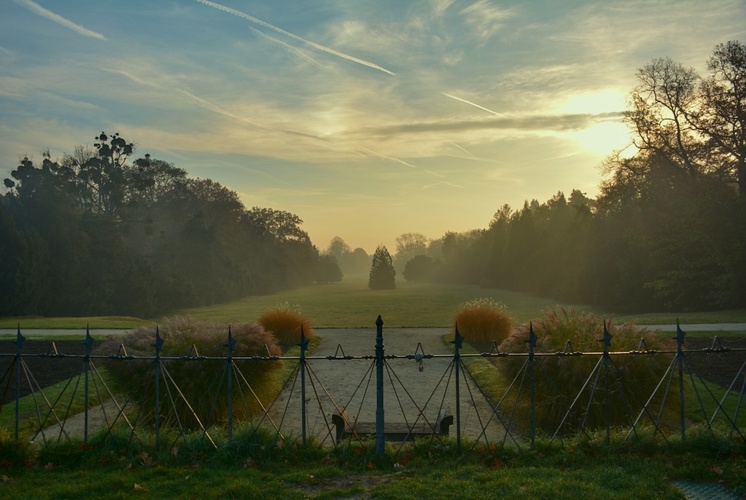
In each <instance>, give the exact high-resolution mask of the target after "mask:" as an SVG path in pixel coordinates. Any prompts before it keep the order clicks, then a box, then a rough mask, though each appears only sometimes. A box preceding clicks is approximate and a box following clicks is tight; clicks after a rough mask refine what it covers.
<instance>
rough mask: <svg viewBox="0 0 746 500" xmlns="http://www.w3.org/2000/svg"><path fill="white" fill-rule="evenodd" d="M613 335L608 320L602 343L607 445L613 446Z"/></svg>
mask: <svg viewBox="0 0 746 500" xmlns="http://www.w3.org/2000/svg"><path fill="white" fill-rule="evenodd" d="M611 338H612V335H611V333H609V330H608V328H606V320H604V338H603V339H601V341H602V342H603V343H604V399H605V404H604V413H605V418H606V444H607V445H608V444H611V424H610V423H609V421H610V420H611V396H610V395H609V363H611V357H610V356H609V347H611Z"/></svg>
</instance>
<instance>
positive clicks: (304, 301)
mask: <svg viewBox="0 0 746 500" xmlns="http://www.w3.org/2000/svg"><path fill="white" fill-rule="evenodd" d="M478 298H491V299H493V300H496V301H498V302H501V303H503V304H505V306H506V307H507V309H508V310H509V311H510V313H511V315H512V316H513V318H514V319H515V321H516V322H517V323H525V322H527V321H530V320H532V319H535V318H538V317H539V316H540V315H541V311H542V310H543V309H545V308H547V307H552V306H555V305H558V303H557V301H554V300H552V299H545V298H540V297H533V296H530V295H526V294H523V293H517V292H511V291H508V290H501V289H495V288H480V287H477V286H473V285H434V284H413V283H408V282H406V281H403V280H399V281H398V282H397V288H396V289H395V290H370V289H368V287H367V276H366V275H357V276H350V277H345V280H344V281H342V282H341V283H330V284H321V285H310V286H306V287H302V288H298V289H296V290H290V291H286V292H281V293H276V294H272V295H264V296H252V297H245V298H243V299H240V300H236V301H234V302H229V303H226V304H220V305H214V306H208V307H198V308H193V309H185V310H182V311H178V312H177V313H175V314H179V315H191V316H194V317H196V318H200V319H206V320H215V321H226V322H250V321H256V319H257V318H258V317H259V315H260V314H261V313H262V312H263V311H265V310H267V309H269V308H271V307H274V306H277V305H279V304H285V303H287V304H289V305H290V306H293V307H298V308H299V309H300V310H301V311H302V312H303V313H304V314H305V315H307V316H308V317H309V318H310V319H311V322H312V324H313V325H314V326H315V327H316V328H372V327H374V325H375V320H376V317H377V316H378V315H379V314H380V315H381V316H382V317H383V320H384V325H385V327H446V326H450V325H451V324H452V323H453V318H454V316H455V314H456V311H457V310H458V309H459V307H460V306H461V305H462V304H463V303H465V302H468V301H470V300H474V299H478ZM559 305H563V306H565V307H576V308H579V309H581V310H584V311H588V312H593V313H594V314H597V315H599V316H602V317H605V318H614V320H615V321H629V320H635V321H637V322H638V323H640V324H671V323H675V322H676V319H677V318H679V319H680V321H681V322H682V323H732V322H736V323H738V322H746V310H734V311H720V312H713V313H682V314H670V313H658V314H642V315H617V314H614V312H613V311H602V310H599V309H595V308H592V307H588V306H583V305H572V304H559ZM157 321H158V319H157V318H150V319H140V318H128V317H91V318H36V317H34V318H1V319H0V328H15V327H16V325H18V324H19V323H20V325H21V326H22V327H23V328H85V326H86V325H90V327H91V328H133V327H137V326H141V325H149V324H153V323H154V322H157Z"/></svg>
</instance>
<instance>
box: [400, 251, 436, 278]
mask: <svg viewBox="0 0 746 500" xmlns="http://www.w3.org/2000/svg"><path fill="white" fill-rule="evenodd" d="M435 266H436V262H435V261H434V260H433V259H432V258H430V257H428V256H427V255H415V256H414V258H412V259H410V260H409V261H408V262H407V263H406V264H405V266H404V279H405V280H407V281H425V280H428V279H430V277H431V276H432V274H433V271H434V270H435Z"/></svg>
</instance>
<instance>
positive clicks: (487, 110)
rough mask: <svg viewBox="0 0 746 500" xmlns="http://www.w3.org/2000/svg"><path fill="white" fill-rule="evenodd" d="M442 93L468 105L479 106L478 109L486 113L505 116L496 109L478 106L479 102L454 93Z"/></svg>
mask: <svg viewBox="0 0 746 500" xmlns="http://www.w3.org/2000/svg"><path fill="white" fill-rule="evenodd" d="M443 95H444V96H446V97H450V98H451V99H455V100H457V101H461V102H463V103H465V104H468V105H469V106H474V107H475V108H479V109H481V110H483V111H486V112H488V113H492V114H493V115H495V116H501V117H504V116H505V115H504V114H502V113H498V112H497V111H492V110H491V109H487V108H485V107H484V106H480V105H479V104H474V103H473V102H471V101H467V100H466V99H461V98H460V97H456V96H455V95H451V94H446V93H445V92H443Z"/></svg>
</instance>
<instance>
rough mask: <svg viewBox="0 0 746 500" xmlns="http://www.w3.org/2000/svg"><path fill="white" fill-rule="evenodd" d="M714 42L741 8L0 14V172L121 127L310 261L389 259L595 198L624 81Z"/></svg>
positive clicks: (497, 0)
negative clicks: (331, 256)
mask: <svg viewBox="0 0 746 500" xmlns="http://www.w3.org/2000/svg"><path fill="white" fill-rule="evenodd" d="M729 40H740V41H742V42H745V41H746V2H745V1H744V0H708V1H701V0H659V1H652V0H650V1H636V0H621V1H616V0H605V1H581V0H566V1H557V0H535V1H534V0H525V1H502V0H468V1H458V0H431V1H426V0H411V1H402V0H375V1H363V0H359V1H354V0H276V1H271V2H270V1H266V0H245V1H244V0H223V1H221V2H219V3H218V2H212V1H207V0H158V1H157V2H155V1H144V0H127V1H122V0H118V1H110V0H74V1H64V2H63V1H53V0H0V177H2V178H6V177H9V174H10V172H11V170H13V169H14V168H15V167H17V166H18V164H19V160H20V159H21V158H23V157H24V156H28V157H29V158H31V159H32V160H35V161H36V162H40V161H41V157H42V156H41V155H42V151H44V150H49V152H50V153H51V154H52V157H53V158H61V157H62V155H63V154H64V153H71V152H73V150H74V148H75V146H77V145H86V144H88V145H91V144H93V142H95V141H94V137H95V136H96V135H98V134H99V133H100V132H102V131H105V132H107V133H110V132H119V133H120V134H121V135H122V136H123V137H124V138H125V139H127V140H128V141H132V142H134V143H135V145H136V147H137V150H136V154H135V156H136V157H139V156H144V155H145V154H146V153H148V154H150V155H151V156H152V157H155V158H157V159H160V160H165V161H168V162H170V163H173V164H175V165H176V166H177V167H180V168H183V169H185V170H187V172H189V174H190V176H192V177H199V178H209V179H212V180H214V181H217V182H219V183H221V184H223V185H224V186H226V187H228V188H230V189H232V190H234V191H236V192H237V193H238V194H239V196H240V198H241V200H242V201H243V203H244V204H245V205H246V207H247V208H251V207H254V206H258V207H269V208H273V209H276V210H284V211H288V212H292V213H294V214H296V215H298V216H299V217H300V218H301V219H302V220H303V221H304V223H303V226H302V227H303V229H305V230H306V231H307V232H308V233H309V235H310V237H311V240H312V241H313V243H314V244H315V245H316V246H317V247H318V248H319V249H320V250H324V249H325V248H327V247H328V245H329V242H330V240H331V239H332V238H333V237H335V236H339V237H341V238H342V239H344V240H345V242H346V243H347V244H348V245H349V246H350V247H351V248H353V249H354V248H357V247H362V248H364V249H365V250H366V251H368V253H372V252H373V251H374V250H375V248H376V246H377V245H379V244H383V245H386V246H387V247H388V248H389V250H391V251H392V252H393V251H394V250H395V238H396V237H397V236H399V235H401V234H403V233H408V232H417V233H422V234H424V235H425V236H426V237H428V238H433V239H436V238H440V237H442V236H443V235H444V234H445V233H446V232H447V231H455V232H463V231H468V230H472V229H484V228H486V227H488V225H489V222H490V220H491V219H492V216H493V214H494V213H495V212H496V211H497V210H498V209H499V208H500V207H501V206H502V205H504V204H508V205H510V206H511V207H513V208H514V209H519V208H521V207H522V206H523V203H524V202H525V201H526V200H529V201H530V200H532V199H536V200H538V201H539V202H544V201H546V200H548V199H549V198H551V197H552V196H553V195H555V194H556V193H557V192H558V191H562V192H564V193H565V194H566V195H569V194H570V192H571V191H572V190H573V189H579V190H581V191H582V192H584V193H586V194H587V195H588V196H591V197H593V196H596V195H597V193H598V186H599V184H600V182H601V180H602V179H603V173H602V169H601V165H602V163H603V161H604V159H605V158H607V157H608V156H609V155H610V154H612V153H613V152H614V151H617V150H622V151H623V154H632V153H633V151H632V150H631V148H630V147H629V145H630V142H631V137H630V135H629V133H628V129H627V128H626V127H625V125H624V124H623V123H622V121H621V113H622V112H623V111H624V110H625V109H626V108H627V103H626V101H627V98H628V96H629V93H630V92H631V91H632V89H633V88H634V87H635V85H636V79H635V72H636V71H637V70H638V69H639V68H641V67H642V66H644V65H645V64H647V63H649V62H651V61H652V60H653V59H655V58H659V57H670V58H672V59H673V60H675V61H678V62H681V63H682V64H684V65H685V66H688V67H693V68H695V69H696V70H697V71H698V72H700V73H701V74H704V73H705V72H706V70H705V64H706V61H707V58H708V57H709V56H710V55H711V54H712V51H713V49H714V47H715V45H717V44H718V43H725V42H727V41H729ZM0 189H4V188H0Z"/></svg>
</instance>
